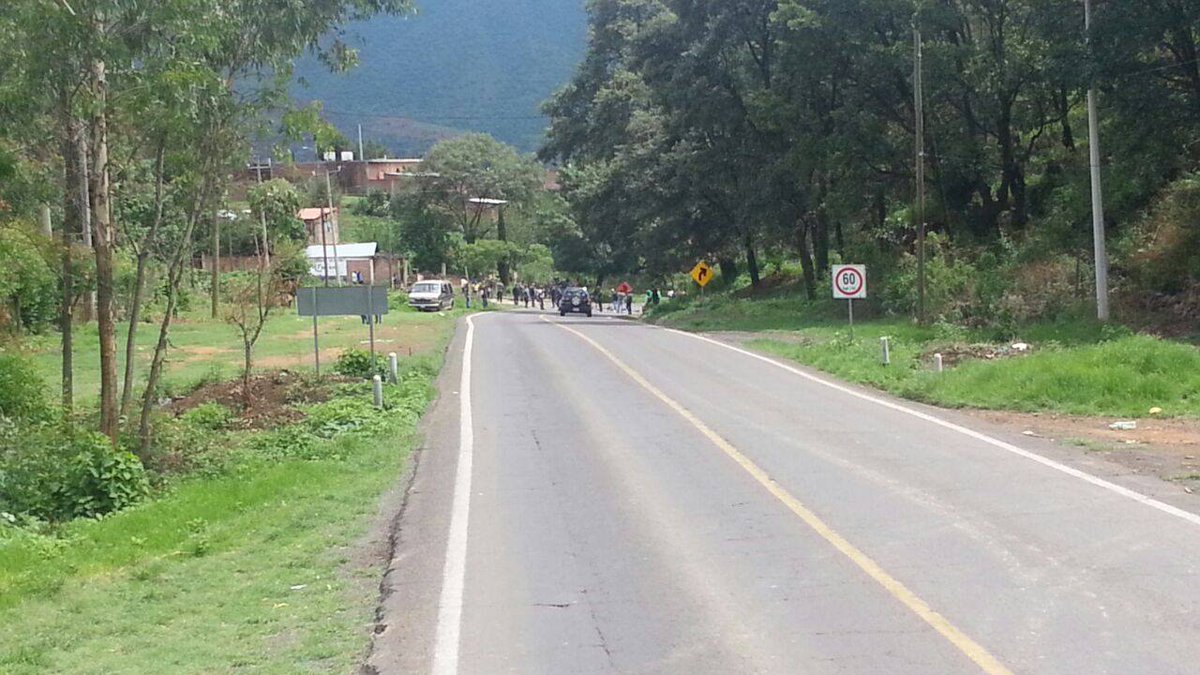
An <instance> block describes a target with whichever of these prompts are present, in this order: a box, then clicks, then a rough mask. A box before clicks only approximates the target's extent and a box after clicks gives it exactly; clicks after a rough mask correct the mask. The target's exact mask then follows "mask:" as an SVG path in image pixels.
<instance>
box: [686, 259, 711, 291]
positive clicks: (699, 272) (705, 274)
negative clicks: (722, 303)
mask: <svg viewBox="0 0 1200 675" xmlns="http://www.w3.org/2000/svg"><path fill="white" fill-rule="evenodd" d="M712 271H713V270H712V267H710V266H709V264H708V263H706V262H704V261H703V260H701V261H700V262H698V263H696V266H695V267H693V268H692V271H691V273H690V275H691V277H692V281H695V282H696V283H697V284H699V285H700V297H704V287H705V286H707V285H708V284H709V282H711V281H712V278H713V273H712Z"/></svg>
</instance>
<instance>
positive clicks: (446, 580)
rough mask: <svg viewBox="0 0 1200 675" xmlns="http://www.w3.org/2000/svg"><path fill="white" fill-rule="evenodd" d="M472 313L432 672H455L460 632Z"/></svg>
mask: <svg viewBox="0 0 1200 675" xmlns="http://www.w3.org/2000/svg"><path fill="white" fill-rule="evenodd" d="M474 318H475V317H474V316H469V317H467V338H466V343H465V345H464V346H463V357H462V359H463V361H462V383H461V384H460V385H459V388H458V395H459V402H460V405H461V407H460V413H459V432H458V433H459V441H458V468H457V470H456V472H455V476H454V501H453V504H452V506H451V510H450V534H449V536H448V537H447V539H446V565H445V567H444V568H443V569H442V593H441V597H440V598H439V599H438V620H437V633H436V635H435V638H434V648H433V649H434V651H433V669H432V672H433V674H434V675H456V674H457V673H458V652H459V641H460V638H461V635H462V612H463V587H464V585H465V581H466V574H467V529H468V525H469V519H470V515H471V466H472V463H473V455H474V446H475V429H474V424H473V422H472V419H471V353H472V351H473V348H474V343H475V321H474Z"/></svg>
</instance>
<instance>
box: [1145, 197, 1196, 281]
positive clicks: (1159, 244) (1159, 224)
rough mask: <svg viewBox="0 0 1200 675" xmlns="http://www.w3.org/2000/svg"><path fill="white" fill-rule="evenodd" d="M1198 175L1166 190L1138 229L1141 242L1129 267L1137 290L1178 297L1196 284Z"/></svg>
mask: <svg viewBox="0 0 1200 675" xmlns="http://www.w3.org/2000/svg"><path fill="white" fill-rule="evenodd" d="M1197 222H1200V175H1190V176H1187V177H1185V178H1183V179H1180V180H1179V181H1177V182H1175V183H1173V184H1172V185H1171V186H1170V187H1168V188H1167V189H1166V190H1165V191H1164V193H1163V196H1162V198H1161V200H1160V201H1159V203H1158V204H1156V205H1155V207H1154V209H1153V211H1152V212H1151V213H1150V215H1149V216H1148V217H1147V218H1146V221H1145V222H1144V223H1143V224H1142V225H1141V227H1140V228H1139V229H1140V230H1141V233H1140V234H1141V236H1140V237H1138V238H1139V239H1141V241H1139V242H1138V244H1139V245H1138V248H1137V250H1136V251H1134V252H1133V255H1132V256H1131V258H1132V259H1131V260H1130V263H1129V268H1130V269H1129V272H1130V277H1131V278H1132V280H1133V281H1134V283H1135V284H1136V285H1137V286H1138V287H1139V288H1141V289H1144V290H1149V291H1157V292H1161V293H1168V294H1170V293H1179V292H1181V291H1183V290H1184V289H1186V288H1187V287H1188V285H1189V284H1190V283H1192V282H1195V281H1200V226H1197V224H1196V223H1197Z"/></svg>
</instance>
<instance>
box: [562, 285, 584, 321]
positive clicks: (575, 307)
mask: <svg viewBox="0 0 1200 675" xmlns="http://www.w3.org/2000/svg"><path fill="white" fill-rule="evenodd" d="M570 313H577V314H587V315H588V316H591V315H592V297H591V296H590V295H588V292H587V289H586V288H568V289H567V290H565V291H563V294H562V298H561V299H560V300H559V301H558V314H559V316H566V315H567V314H570Z"/></svg>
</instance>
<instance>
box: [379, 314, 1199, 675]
mask: <svg viewBox="0 0 1200 675" xmlns="http://www.w3.org/2000/svg"><path fill="white" fill-rule="evenodd" d="M464 356H465V357H466V358H465V360H464ZM464 364H465V365H467V366H468V367H466V368H464ZM442 392H443V395H442V398H441V400H440V401H439V403H438V404H437V406H436V409H435V410H434V412H433V413H431V416H430V418H429V419H428V421H427V429H426V430H427V433H428V440H427V442H426V447H425V448H423V450H422V451H421V453H420V455H419V463H418V466H417V468H416V470H415V476H414V478H413V483H412V486H411V488H410V491H409V496H408V500H407V505H406V508H405V511H404V513H403V515H402V517H401V520H400V522H399V527H398V535H397V541H396V556H395V560H394V561H393V564H392V568H391V570H390V571H389V575H388V579H387V581H386V587H387V588H388V589H389V590H390V595H388V597H387V598H386V600H385V602H384V606H383V608H382V610H381V615H380V627H379V631H378V634H377V637H376V644H375V649H374V652H373V654H372V656H371V665H372V666H374V667H375V668H376V669H377V670H378V672H381V673H430V672H433V673H438V674H442V673H446V674H450V673H464V674H466V673H471V674H474V673H485V674H491V673H553V674H559V673H688V674H690V673H972V672H988V673H1003V672H1018V673H1089V674H1090V673H1196V672H1200V614H1198V613H1197V612H1198V610H1200V576H1198V574H1197V566H1198V565H1200V517H1197V516H1196V515H1195V514H1194V511H1195V510H1196V507H1197V506H1198V504H1197V502H1196V501H1195V500H1196V498H1195V497H1192V496H1191V495H1188V494H1186V493H1184V492H1183V490H1182V489H1181V488H1179V487H1178V486H1175V485H1172V484H1169V483H1165V482H1162V481H1159V480H1157V479H1154V478H1148V477H1142V476H1137V475H1134V474H1130V473H1129V471H1128V470H1127V469H1123V468H1121V467H1118V466H1116V465H1110V464H1108V463H1105V462H1104V461H1103V459H1102V458H1097V457H1088V456H1086V455H1083V456H1080V455H1078V454H1072V453H1070V452H1069V451H1067V450H1064V449H1062V448H1059V447H1056V446H1054V445H1053V444H1051V443H1049V442H1047V441H1042V440H1039V439H1031V438H1026V437H1024V436H1016V437H1015V438H1014V437H1012V435H1010V434H1008V432H1005V431H1003V430H998V429H992V428H987V427H981V426H980V425H979V423H978V422H974V421H971V422H967V421H963V420H962V419H961V418H960V417H958V416H956V415H955V414H954V413H950V412H944V411H938V410H933V409H928V408H923V407H920V406H917V405H914V404H911V403H907V402H899V401H896V400H894V399H891V398H888V397H884V396H882V395H879V394H875V393H871V392H868V391H865V390H861V389H858V388H854V387H849V386H846V385H841V384H838V383H836V382H834V381H833V380H831V379H828V378H826V377H825V376H820V375H814V374H813V373H810V372H809V371H806V370H803V369H799V368H795V367H793V366H787V365H781V364H779V363H777V362H774V361H771V360H768V359H765V358H763V357H757V356H755V355H752V354H750V353H747V352H742V351H738V350H736V349H733V348H730V347H728V346H723V345H721V344H719V343H716V342H712V341H706V340H704V339H701V338H698V337H694V336H688V335H684V334H682V333H676V332H673V331H667V330H662V329H657V328H652V327H648V326H644V325H641V324H638V323H636V322H632V321H622V320H617V319H612V318H599V317H597V318H594V319H590V320H589V319H585V318H572V317H567V318H559V317H558V316H557V315H556V314H555V315H541V314H535V313H525V312H521V313H513V312H509V313H502V314H489V315H481V316H476V317H475V318H473V319H472V320H471V322H469V324H468V322H464V325H463V326H462V327H461V329H460V331H459V335H458V338H457V339H456V342H455V344H454V346H453V347H452V348H451V354H450V361H449V362H448V366H447V368H446V370H445V373H444V375H443V381H442Z"/></svg>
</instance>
